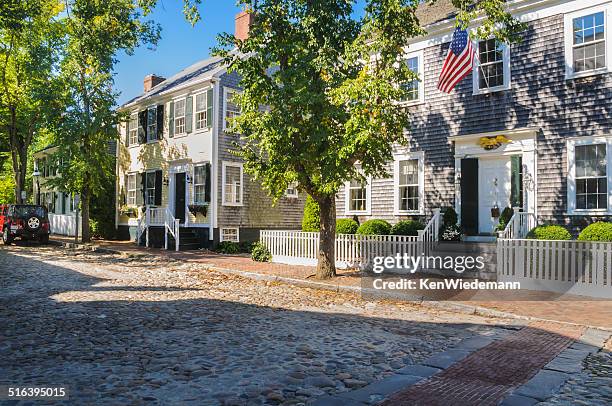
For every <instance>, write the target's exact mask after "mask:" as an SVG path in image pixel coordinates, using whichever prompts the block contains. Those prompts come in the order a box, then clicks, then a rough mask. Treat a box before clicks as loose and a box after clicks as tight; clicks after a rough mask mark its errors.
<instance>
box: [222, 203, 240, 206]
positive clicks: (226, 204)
mask: <svg viewBox="0 0 612 406" xmlns="http://www.w3.org/2000/svg"><path fill="white" fill-rule="evenodd" d="M221 206H226V207H242V206H243V204H242V203H221Z"/></svg>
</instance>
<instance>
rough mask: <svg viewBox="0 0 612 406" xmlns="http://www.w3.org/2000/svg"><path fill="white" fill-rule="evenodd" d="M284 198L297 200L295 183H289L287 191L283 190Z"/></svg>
mask: <svg viewBox="0 0 612 406" xmlns="http://www.w3.org/2000/svg"><path fill="white" fill-rule="evenodd" d="M285 196H286V197H290V198H293V199H297V197H298V190H297V182H291V183H289V185H287V190H285Z"/></svg>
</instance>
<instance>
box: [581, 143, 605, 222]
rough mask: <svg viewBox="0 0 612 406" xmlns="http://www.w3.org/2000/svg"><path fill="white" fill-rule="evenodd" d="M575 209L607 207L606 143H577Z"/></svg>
mask: <svg viewBox="0 0 612 406" xmlns="http://www.w3.org/2000/svg"><path fill="white" fill-rule="evenodd" d="M574 153H575V162H576V174H575V178H576V209H582V210H585V209H607V207H608V205H607V199H608V178H607V157H606V144H590V145H577V146H576V147H575V151H574Z"/></svg>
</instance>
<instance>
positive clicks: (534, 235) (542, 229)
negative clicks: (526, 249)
mask: <svg viewBox="0 0 612 406" xmlns="http://www.w3.org/2000/svg"><path fill="white" fill-rule="evenodd" d="M527 238H529V239H531V240H571V239H572V235H571V234H570V232H569V231H567V230H566V229H565V227H561V226H556V225H552V224H550V225H542V226H537V227H535V228H533V229H532V230H531V231H529V233H528V234H527Z"/></svg>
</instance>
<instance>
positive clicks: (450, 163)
mask: <svg viewBox="0 0 612 406" xmlns="http://www.w3.org/2000/svg"><path fill="white" fill-rule="evenodd" d="M508 7H509V9H510V10H511V11H512V13H513V14H514V15H515V16H516V17H518V18H519V19H520V20H522V21H524V22H525V23H526V24H527V29H526V30H525V31H524V32H523V33H522V38H523V40H522V41H521V42H520V43H517V44H512V45H506V44H503V43H500V42H498V41H496V40H495V39H494V38H490V39H487V40H484V41H479V42H477V43H474V44H473V45H474V48H475V50H476V52H477V54H478V59H479V61H477V63H476V66H475V68H474V70H473V71H472V73H471V74H469V75H468V76H467V77H466V78H465V79H463V81H461V82H460V83H459V84H458V85H457V86H456V88H455V89H454V90H453V91H452V92H451V93H450V94H446V93H443V92H441V91H439V90H438V89H437V81H438V76H439V74H440V70H441V68H442V63H443V61H444V58H445V56H446V54H447V52H448V47H449V42H450V39H451V35H452V32H453V30H454V19H453V18H452V17H453V16H454V13H455V10H454V9H453V6H452V4H451V1H450V0H440V1H438V2H437V3H436V4H434V5H433V6H431V5H427V4H422V5H421V6H420V7H419V9H418V16H419V18H420V21H421V24H422V25H424V26H426V30H427V32H428V34H427V35H426V36H425V37H421V38H417V39H415V40H414V41H413V42H411V43H410V44H408V45H407V46H406V49H405V59H404V60H405V62H406V63H407V64H408V65H409V66H410V67H411V68H412V69H413V70H414V71H415V72H418V74H419V75H420V78H421V80H420V81H415V82H413V83H409V84H406V86H408V87H409V89H410V95H409V97H408V99H407V100H405V101H404V103H405V105H406V108H408V109H409V110H410V113H411V115H412V127H411V129H410V145H409V147H407V148H397V149H396V153H395V157H394V161H393V162H389V166H388V172H389V175H390V176H389V177H388V178H385V179H368V180H367V182H366V183H361V182H358V181H353V182H347V183H346V185H345V187H344V188H343V189H342V190H341V192H340V193H339V194H338V197H337V215H338V217H354V216H357V217H358V218H359V219H360V220H361V221H363V220H366V219H369V218H382V219H386V220H389V221H391V222H396V221H398V220H400V219H406V218H413V217H417V218H421V219H423V220H426V219H427V218H429V217H430V216H431V214H432V212H433V210H434V209H435V208H440V207H445V206H452V207H454V208H455V210H456V211H457V213H458V214H459V218H460V221H461V224H462V226H463V229H464V231H465V232H466V234H467V235H473V236H488V235H492V233H493V232H494V229H495V226H496V225H497V222H498V219H497V214H498V211H501V210H503V209H504V208H505V207H518V208H519V209H520V210H521V211H524V212H530V213H534V214H535V215H536V216H537V219H538V221H539V222H554V223H559V224H564V225H567V226H569V227H570V228H571V229H573V230H577V229H581V228H583V226H584V225H586V224H587V223H590V222H592V221H594V220H596V219H602V218H610V217H612V74H611V72H612V2H611V1H609V0H608V1H601V0H588V1H587V0H575V1H565V2H563V1H550V0H537V1H536V0H518V1H511V2H508ZM476 23H477V22H476ZM475 239H476V240H478V238H475ZM482 239H483V240H486V239H487V238H486V237H485V238H482Z"/></svg>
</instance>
